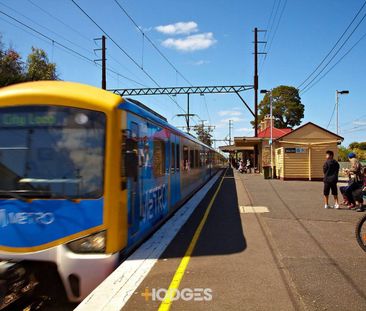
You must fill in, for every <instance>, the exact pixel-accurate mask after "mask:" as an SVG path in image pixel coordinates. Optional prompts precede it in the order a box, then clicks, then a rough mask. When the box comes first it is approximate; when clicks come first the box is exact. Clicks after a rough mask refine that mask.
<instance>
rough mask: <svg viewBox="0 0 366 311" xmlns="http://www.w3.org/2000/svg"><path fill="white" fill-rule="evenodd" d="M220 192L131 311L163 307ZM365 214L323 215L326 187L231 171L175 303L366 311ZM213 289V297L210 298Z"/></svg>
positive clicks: (189, 225)
mask: <svg viewBox="0 0 366 311" xmlns="http://www.w3.org/2000/svg"><path fill="white" fill-rule="evenodd" d="M218 186H219V181H217V183H216V184H215V186H214V187H213V188H212V189H211V190H210V191H209V193H208V195H207V196H206V197H205V198H204V200H203V201H202V202H201V203H200V205H199V206H198V207H197V208H196V210H195V211H194V212H193V214H192V216H191V217H190V218H189V220H188V221H187V222H186V223H185V225H184V226H183V227H182V229H181V230H180V232H179V233H178V234H177V235H176V236H175V238H174V240H173V241H172V242H171V244H170V245H169V246H168V247H167V249H166V250H165V251H164V253H163V254H162V256H161V257H160V258H159V260H158V261H157V262H156V263H155V265H154V267H153V268H152V269H151V271H150V273H149V274H148V276H147V277H146V278H145V279H144V280H143V281H142V283H141V284H140V286H139V287H138V288H137V290H136V291H135V293H134V294H133V295H132V297H131V298H130V299H129V301H128V302H127V304H126V305H125V307H124V308H123V310H158V309H159V307H161V299H160V298H162V297H161V296H164V293H165V290H166V289H168V288H169V286H170V284H171V281H172V279H173V278H174V277H175V276H177V274H176V271H177V268H178V267H179V265H180V264H181V262H182V258H183V257H184V256H185V254H186V251H187V248H188V247H189V245H190V243H191V241H192V239H193V240H194V238H193V236H194V233H195V232H196V229H197V227H198V226H199V224H200V222H201V220H202V218H203V217H204V214H205V212H206V209H207V207H208V206H209V205H210V201H211V200H212V197H213V196H214V194H215V191H216V189H217V187H218ZM359 217H361V215H360V213H356V212H354V211H348V210H333V209H330V210H325V209H324V208H323V204H322V183H319V182H296V181H291V182H290V181H286V182H284V181H278V180H264V179H263V176H261V175H250V174H239V173H237V172H232V171H231V170H229V171H227V172H226V175H225V176H224V177H223V180H222V184H221V187H220V189H219V191H218V193H217V196H216V198H215V200H214V201H213V203H212V206H211V210H210V211H209V214H208V216H207V220H206V221H205V223H204V226H203V228H202V231H201V232H200V234H199V236H198V239H197V244H196V245H195V247H194V249H193V252H192V254H191V256H189V257H188V258H187V256H186V257H184V260H185V261H187V260H188V265H187V267H186V269H185V270H183V272H182V273H181V275H180V277H179V278H180V280H181V281H180V284H179V287H178V288H179V295H180V296H181V297H180V298H179V299H177V300H173V301H171V304H170V305H169V307H170V309H171V310H366V254H365V252H363V251H362V250H361V248H359V246H358V245H357V242H356V240H355V237H354V226H355V224H356V222H357V220H358V218H359ZM205 290H208V293H209V295H206V296H204V294H202V293H206V294H207V292H204V291H205ZM182 291H183V292H184V291H185V295H184V294H182ZM157 292H158V293H160V297H159V295H157ZM197 292H199V294H197ZM187 293H188V294H187ZM189 293H195V294H196V295H197V296H196V298H195V299H194V298H193V297H191V296H190V295H189ZM203 296H204V297H203ZM202 297H203V298H202ZM208 298H210V299H208ZM167 309H169V308H165V309H164V308H162V309H161V310H167Z"/></svg>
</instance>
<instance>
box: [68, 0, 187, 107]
mask: <svg viewBox="0 0 366 311" xmlns="http://www.w3.org/2000/svg"><path fill="white" fill-rule="evenodd" d="M71 2H72V3H73V4H74V5H75V6H76V7H77V8H78V9H79V10H80V11H81V12H82V13H83V14H84V15H85V16H86V17H88V18H89V20H90V21H91V22H92V23H93V24H94V25H95V26H97V27H98V29H99V30H100V31H101V32H103V33H104V34H105V35H106V37H107V38H108V39H110V40H111V41H112V42H113V43H114V44H115V45H116V46H117V47H118V48H119V49H120V50H121V52H122V53H123V54H124V55H126V56H127V58H128V59H130V60H131V61H132V62H133V63H134V64H135V65H136V66H137V67H138V68H140V70H142V71H143V72H144V73H145V75H146V76H147V77H148V78H149V79H150V80H151V81H152V82H153V83H154V84H155V85H156V86H158V87H160V85H159V83H158V82H157V81H156V80H155V79H154V78H153V77H152V76H151V75H150V74H149V73H148V72H147V71H146V70H145V69H144V68H142V67H141V66H140V65H139V64H138V62H137V61H136V60H135V59H134V58H133V57H132V56H131V55H130V54H129V53H127V51H126V50H125V49H123V48H122V47H121V46H120V45H119V44H118V43H117V42H116V41H115V40H114V39H113V38H112V37H111V36H110V35H109V34H108V33H107V32H106V31H105V30H104V29H103V28H102V27H101V26H99V24H98V23H97V22H96V21H95V20H94V19H93V18H92V17H91V16H90V15H89V14H88V13H87V12H85V11H84V10H83V9H82V8H81V7H80V5H78V4H77V3H76V2H75V1H74V0H71ZM169 98H170V99H171V100H172V101H173V102H174V103H175V104H176V105H177V107H178V108H179V109H181V110H182V111H184V112H185V110H184V109H183V108H182V107H181V106H179V105H178V103H177V102H176V101H175V100H174V99H173V98H171V97H170V96H169Z"/></svg>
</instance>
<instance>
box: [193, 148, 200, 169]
mask: <svg viewBox="0 0 366 311" xmlns="http://www.w3.org/2000/svg"><path fill="white" fill-rule="evenodd" d="M194 166H195V167H196V168H198V167H199V166H200V157H199V153H198V150H195V151H194Z"/></svg>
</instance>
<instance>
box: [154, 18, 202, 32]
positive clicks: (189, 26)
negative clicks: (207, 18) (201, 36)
mask: <svg viewBox="0 0 366 311" xmlns="http://www.w3.org/2000/svg"><path fill="white" fill-rule="evenodd" d="M155 30H156V31H159V32H161V33H163V34H166V35H189V34H190V33H193V32H197V31H198V25H197V23H196V22H193V21H190V22H179V23H175V24H169V25H161V26H157V27H155Z"/></svg>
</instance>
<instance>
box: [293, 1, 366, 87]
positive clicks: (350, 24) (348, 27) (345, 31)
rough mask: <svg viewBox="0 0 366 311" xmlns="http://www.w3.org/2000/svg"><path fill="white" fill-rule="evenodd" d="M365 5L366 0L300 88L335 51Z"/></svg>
mask: <svg viewBox="0 0 366 311" xmlns="http://www.w3.org/2000/svg"><path fill="white" fill-rule="evenodd" d="M365 5H366V1H365V2H364V3H363V5H362V6H361V8H360V9H359V10H358V12H357V13H356V15H355V16H354V17H353V19H352V21H351V22H350V23H349V25H348V26H347V28H346V29H345V30H344V32H343V33H342V35H341V36H340V37H339V38H338V40H337V42H336V43H335V44H334V45H333V47H332V48H331V50H330V51H329V52H328V54H327V55H325V56H324V58H323V59H322V61H321V62H320V64H319V65H318V66H317V67H316V68H315V69H314V70H313V71H312V72H311V73H310V74H309V75H308V77H307V78H306V79H305V80H304V81H303V82H301V83H300V84H299V86H298V87H297V88H298V89H300V87H301V86H302V85H304V84H305V83H306V82H307V81H308V80H309V79H310V78H311V77H312V76H313V74H314V73H315V72H316V71H317V70H318V69H319V68H320V66H321V65H323V63H324V62H325V60H326V59H327V58H328V56H329V55H330V54H331V53H332V52H333V51H334V49H335V48H336V46H337V45H338V43H339V42H340V41H341V40H342V39H343V37H344V36H345V34H346V33H347V32H348V30H349V29H350V27H351V26H352V24H353V23H354V21H355V20H356V18H357V17H358V15H359V14H360V13H361V11H362V9H363V8H364V6H365ZM352 33H353V32H352ZM351 35H352V34H351ZM348 39H349V37H348V38H347V39H346V41H345V42H347V40H348ZM338 51H339V50H338ZM305 88H306V87H305Z"/></svg>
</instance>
